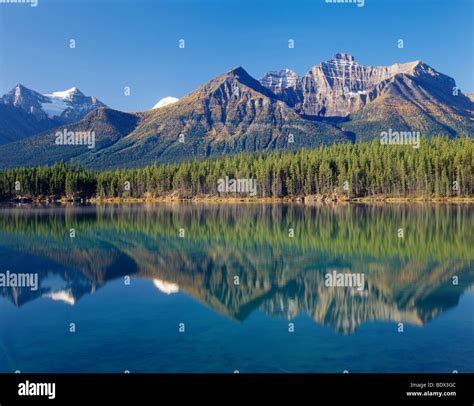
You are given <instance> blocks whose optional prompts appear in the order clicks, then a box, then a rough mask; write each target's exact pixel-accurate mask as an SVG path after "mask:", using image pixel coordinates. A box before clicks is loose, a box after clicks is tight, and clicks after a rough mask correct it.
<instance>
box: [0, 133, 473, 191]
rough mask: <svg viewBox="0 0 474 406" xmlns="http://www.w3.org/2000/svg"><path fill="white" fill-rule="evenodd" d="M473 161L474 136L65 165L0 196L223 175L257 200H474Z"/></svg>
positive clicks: (20, 178) (201, 183)
mask: <svg viewBox="0 0 474 406" xmlns="http://www.w3.org/2000/svg"><path fill="white" fill-rule="evenodd" d="M473 157H474V140H473V139H471V138H467V137H461V138H457V139H454V140H449V139H447V138H445V137H434V138H432V139H431V140H423V142H422V143H421V145H420V147H419V148H413V147H412V146H398V145H397V146H395V145H381V144H380V143H379V142H373V143H356V144H337V145H332V146H329V147H320V148H317V149H302V150H299V151H293V152H289V151H286V152H283V151H274V152H270V153H260V154H250V153H243V154H238V155H233V156H226V157H221V158H214V159H209V160H201V161H188V162H181V163H171V164H160V165H158V164H153V165H149V166H145V167H142V168H121V169H112V170H105V171H99V170H93V169H87V168H84V167H81V166H80V165H78V164H75V163H74V162H70V163H68V164H66V163H64V162H61V163H58V164H54V165H52V166H38V167H20V168H11V169H3V170H0V199H12V198H16V197H36V198H46V197H49V198H61V197H67V198H69V199H77V198H84V199H87V198H91V197H99V198H100V197H103V198H107V197H151V198H152V197H162V196H167V195H170V194H175V195H176V196H178V197H182V198H190V197H194V196H202V195H215V196H218V195H221V196H222V193H220V192H219V190H218V182H219V180H220V179H224V178H225V177H226V176H227V177H228V178H230V179H255V180H256V182H257V196H258V197H297V196H306V195H314V194H316V195H323V194H332V193H338V194H339V195H347V196H352V197H371V196H378V195H386V196H394V197H396V196H406V197H410V196H430V197H453V196H472V195H473V186H474V174H473ZM226 195H232V193H227V194H226Z"/></svg>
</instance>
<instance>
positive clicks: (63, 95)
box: [45, 87, 84, 100]
mask: <svg viewBox="0 0 474 406" xmlns="http://www.w3.org/2000/svg"><path fill="white" fill-rule="evenodd" d="M45 96H49V97H54V98H58V99H65V100H72V99H73V98H74V97H78V96H79V97H81V96H82V97H84V94H83V93H82V92H81V91H80V90H79V89H78V88H77V87H71V88H70V89H68V90H64V91H63V92H53V93H51V94H46V95H45Z"/></svg>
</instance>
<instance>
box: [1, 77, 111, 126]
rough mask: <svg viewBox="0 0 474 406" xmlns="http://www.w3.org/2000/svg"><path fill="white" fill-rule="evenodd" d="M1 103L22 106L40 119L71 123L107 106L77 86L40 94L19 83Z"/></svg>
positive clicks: (2, 98)
mask: <svg viewBox="0 0 474 406" xmlns="http://www.w3.org/2000/svg"><path fill="white" fill-rule="evenodd" d="M0 103H3V104H10V105H12V106H15V107H19V108H22V109H23V110H25V111H27V112H28V113H31V114H33V115H34V116H35V117H36V118H37V119H38V120H47V119H52V120H56V121H57V122H59V123H61V124H62V123H71V122H74V121H77V120H80V119H81V118H83V117H84V116H85V115H86V114H87V113H89V112H90V111H92V110H95V109H96V108H98V107H106V105H105V104H104V103H102V102H101V101H99V100H97V98H95V97H93V96H85V95H84V94H83V93H82V92H81V91H80V90H79V89H78V88H77V87H72V88H70V89H68V90H64V91H58V92H53V93H48V94H40V93H38V92H35V91H34V90H31V89H28V88H26V87H25V86H23V85H21V84H18V85H17V86H15V88H14V89H13V90H11V91H10V92H8V93H7V94H5V95H4V96H3V97H1V98H0Z"/></svg>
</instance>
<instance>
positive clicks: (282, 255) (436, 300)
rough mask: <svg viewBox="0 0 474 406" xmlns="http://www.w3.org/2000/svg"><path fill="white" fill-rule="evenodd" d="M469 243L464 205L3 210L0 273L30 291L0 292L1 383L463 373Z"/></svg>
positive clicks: (468, 358)
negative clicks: (12, 375) (34, 378)
mask: <svg viewBox="0 0 474 406" xmlns="http://www.w3.org/2000/svg"><path fill="white" fill-rule="evenodd" d="M473 230H474V207H473V206H472V205H451V204H438V205H435V204H401V205H377V204H353V205H351V204H348V205H336V206H328V205H325V206H305V205H298V204H292V205H287V204H193V203H188V204H185V203H183V204H158V203H157V204H131V205H126V204H121V205H99V206H93V205H87V206H80V205H79V206H67V207H61V206H50V207H28V206H9V207H3V208H1V209H0V274H2V273H3V274H4V275H6V274H7V272H9V273H10V274H15V275H18V276H19V275H26V274H28V275H34V276H35V278H37V279H36V280H37V285H36V286H33V284H32V285H30V286H19V283H18V280H19V279H18V280H17V285H16V286H15V283H14V281H13V280H10V282H9V284H5V283H4V286H0V372H13V371H17V370H18V371H21V372H25V373H26V372H118V373H122V372H124V371H130V372H132V373H133V372H229V373H232V372H234V371H239V372H241V373H245V372H276V373H280V372H283V373H289V372H339V373H340V372H343V371H348V372H349V373H352V372H452V371H454V370H456V371H459V372H474V345H473V343H474V289H473V287H474V267H473V259H474V250H473V246H474V232H473ZM329 275H330V276H329ZM339 275H341V278H340V279H339ZM356 276H357V278H356ZM329 279H331V281H332V284H331V283H330V282H328V281H329ZM28 280H30V279H28ZM31 280H33V279H31ZM338 281H339V282H341V283H340V284H339V283H338ZM351 281H352V282H354V284H353V285H352V286H351V283H352V282H351ZM356 281H357V284H355V283H356Z"/></svg>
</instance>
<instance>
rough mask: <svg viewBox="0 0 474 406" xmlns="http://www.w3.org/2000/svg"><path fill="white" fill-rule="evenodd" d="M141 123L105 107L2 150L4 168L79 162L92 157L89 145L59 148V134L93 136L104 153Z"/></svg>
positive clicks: (126, 114) (98, 147)
mask: <svg viewBox="0 0 474 406" xmlns="http://www.w3.org/2000/svg"><path fill="white" fill-rule="evenodd" d="M139 120H140V116H139V115H138V114H129V113H122V112H120V111H115V110H111V109H108V108H104V107H101V108H99V109H97V110H94V111H92V112H91V113H89V114H88V115H87V116H86V117H84V118H83V119H82V120H80V121H78V122H76V123H73V124H69V125H65V126H61V127H58V128H56V129H54V130H52V131H47V132H44V133H42V134H39V135H36V136H33V137H30V138H27V139H24V140H21V141H18V142H15V143H11V144H6V145H2V146H1V147H0V151H1V153H0V167H14V166H22V165H25V163H28V165H32V166H33V165H43V164H52V163H54V162H58V161H61V160H63V161H68V160H70V159H72V158H74V159H75V160H79V159H76V158H79V157H81V156H83V155H86V156H87V155H88V154H90V151H91V149H90V148H89V147H88V145H57V144H56V139H57V137H56V134H57V133H58V132H64V130H66V131H68V132H74V133H81V132H91V133H92V132H93V133H94V136H95V137H94V138H95V139H94V141H95V148H97V149H99V150H100V149H103V148H107V147H109V146H110V145H113V144H114V143H116V142H117V141H118V140H120V139H121V138H122V137H124V136H126V135H127V134H129V133H130V132H131V131H133V129H134V128H135V127H136V125H137V123H138V122H139Z"/></svg>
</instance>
